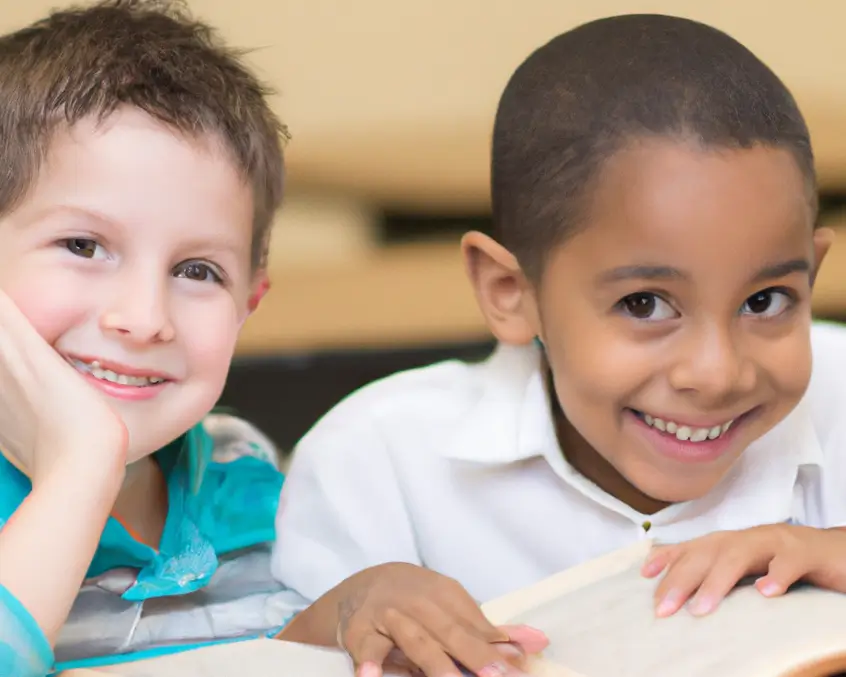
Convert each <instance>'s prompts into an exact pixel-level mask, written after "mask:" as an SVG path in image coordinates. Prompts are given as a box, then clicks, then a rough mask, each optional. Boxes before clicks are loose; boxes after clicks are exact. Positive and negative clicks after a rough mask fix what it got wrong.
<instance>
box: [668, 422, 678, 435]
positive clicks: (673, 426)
mask: <svg viewBox="0 0 846 677" xmlns="http://www.w3.org/2000/svg"><path fill="white" fill-rule="evenodd" d="M678 429H679V426H678V425H677V424H675V423H673V422H672V421H670V422H669V423H667V432H668V433H670V434H671V435H675V434H676V431H677V430H678Z"/></svg>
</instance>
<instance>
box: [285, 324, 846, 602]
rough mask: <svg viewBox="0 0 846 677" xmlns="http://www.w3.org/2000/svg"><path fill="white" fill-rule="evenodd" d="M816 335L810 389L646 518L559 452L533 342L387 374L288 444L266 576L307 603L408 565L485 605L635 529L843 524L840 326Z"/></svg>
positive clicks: (845, 449)
mask: <svg viewBox="0 0 846 677" xmlns="http://www.w3.org/2000/svg"><path fill="white" fill-rule="evenodd" d="M812 344H813V354H814V370H813V376H812V379H811V384H810V386H809V389H808V392H807V393H806V395H805V397H804V398H803V400H802V401H801V402H800V404H799V405H798V406H797V407H796V408H795V409H794V410H793V412H791V414H790V415H789V416H787V418H785V419H784V420H783V421H782V422H781V423H780V424H779V425H777V426H776V427H775V428H774V429H773V430H771V431H770V432H769V433H768V434H767V435H765V436H764V437H762V438H761V439H759V440H758V441H756V442H755V443H754V444H753V445H751V446H750V447H749V448H748V449H747V451H746V452H745V453H744V455H743V456H742V457H741V459H740V460H739V461H738V463H737V465H736V466H735V468H734V469H733V470H732V472H731V473H730V475H729V476H727V477H726V478H725V479H724V481H723V482H722V483H721V484H720V485H719V486H718V487H717V488H716V489H715V490H714V491H712V492H711V493H710V494H708V495H707V496H705V497H703V498H702V499H698V500H695V501H691V502H689V503H684V504H679V505H674V506H670V507H669V508H666V509H665V510H662V511H660V512H659V513H657V514H655V515H650V516H646V515H642V514H639V513H637V512H636V511H635V510H633V509H631V508H630V507H628V506H627V505H625V504H623V503H622V502H620V501H618V500H617V499H615V498H613V497H611V496H609V495H608V494H606V493H604V492H603V491H601V490H600V489H599V488H598V487H597V486H596V485H594V484H593V483H591V482H590V481H588V480H586V479H585V478H584V477H582V476H581V475H579V474H578V473H577V472H576V471H575V470H574V469H573V468H572V467H571V466H570V465H569V464H568V463H567V462H566V461H565V459H564V457H563V455H562V454H561V451H560V449H559V446H558V442H557V440H556V436H555V431H554V427H553V422H552V417H551V415H550V407H549V402H548V399H547V394H546V390H545V388H544V385H543V377H542V373H541V370H540V368H539V354H538V351H537V350H536V349H534V348H533V347H512V346H500V347H499V348H497V350H496V351H495V352H494V354H493V355H492V356H491V357H490V358H489V359H488V360H486V361H485V362H483V363H480V364H476V365H469V364H465V363H461V362H457V361H451V362H444V363H440V364H437V365H434V366H431V367H426V368H423V369H417V370H413V371H409V372H404V373H401V374H397V375H394V376H391V377H388V378H387V379H384V380H382V381H379V382H377V383H375V384H372V385H370V386H368V387H366V388H364V389H363V390H361V391H359V392H358V393H356V394H354V395H352V396H351V397H349V398H348V399H346V400H345V401H344V402H342V403H341V404H340V405H338V406H337V407H336V408H335V409H333V410H332V411H331V412H330V413H329V414H328V415H327V416H325V417H324V418H323V420H321V421H320V422H319V423H318V424H317V425H316V426H315V427H314V429H312V430H311V431H310V432H309V433H308V434H307V435H306V436H305V437H304V438H303V440H302V441H301V442H300V444H299V445H298V447H297V449H296V452H295V456H294V460H293V464H292V467H291V469H290V472H289V475H288V478H287V480H286V482H285V485H284V488H283V490H282V500H281V503H280V509H279V513H278V516H277V522H276V525H277V541H276V545H275V549H274V554H273V569H274V575H275V576H276V577H277V578H279V580H280V581H282V582H283V583H284V584H285V585H287V586H289V587H291V588H293V589H295V590H296V591H298V592H299V593H300V594H301V595H303V596H304V597H306V598H308V599H310V600H314V599H316V598H317V597H319V596H320V595H321V594H323V593H324V592H326V591H327V590H329V589H330V588H332V587H333V586H335V585H337V584H338V583H340V582H341V581H342V580H344V579H345V578H347V577H349V576H351V575H352V574H354V573H356V572H357V571H360V570H361V569H364V568H366V567H369V566H373V565H375V564H380V563H384V562H395V561H400V562H411V563H414V564H418V565H423V566H426V567H429V568H431V569H434V570H436V571H439V572H440V573H443V574H445V575H447V576H451V577H453V578H455V579H457V580H458V581H459V582H460V583H461V584H462V585H464V587H465V588H466V589H467V590H468V591H469V592H470V594H471V595H473V597H474V598H475V599H476V600H478V601H479V602H484V601H486V600H489V599H492V598H495V597H498V596H500V595H503V594H505V593H506V592H509V591H511V590H514V589H517V588H520V587H523V586H526V585H530V584H532V583H534V582H536V581H538V580H540V579H542V578H544V577H546V576H549V575H552V574H553V573H556V572H558V571H560V570H562V569H564V568H566V567H569V566H572V565H575V564H578V563H580V562H583V561H585V560H587V559H589V558H592V557H596V556H599V555H601V554H604V553H607V552H609V551H611V550H614V549H616V548H620V547H624V546H626V545H629V544H631V543H633V542H635V541H637V540H638V539H643V538H652V539H655V540H656V541H658V542H677V541H682V540H688V539H691V538H695V537H697V536H700V535H703V534H706V533H709V532H712V531H715V530H723V529H742V528H746V527H750V526H755V525H759V524H768V523H777V522H785V521H788V520H793V521H795V522H799V523H802V524H806V525H809V526H817V527H828V526H842V525H846V483H844V479H846V328H841V327H837V326H834V325H827V324H819V325H815V326H814V327H813V329H812ZM647 531H648V534H647Z"/></svg>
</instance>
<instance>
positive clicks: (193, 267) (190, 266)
mask: <svg viewBox="0 0 846 677" xmlns="http://www.w3.org/2000/svg"><path fill="white" fill-rule="evenodd" d="M175 275H176V277H182V278H185V279H186V280H194V281H195V282H216V283H220V282H221V281H222V280H223V278H222V276H221V275H220V274H219V273H218V272H217V271H216V270H214V268H212V267H211V266H210V265H208V264H207V263H203V262H202V261H188V262H186V263H182V264H180V265H179V266H177V268H176V271H175Z"/></svg>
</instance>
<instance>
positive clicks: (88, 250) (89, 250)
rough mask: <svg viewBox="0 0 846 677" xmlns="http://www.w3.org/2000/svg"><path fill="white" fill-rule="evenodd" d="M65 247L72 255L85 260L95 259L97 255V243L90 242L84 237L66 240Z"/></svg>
mask: <svg viewBox="0 0 846 677" xmlns="http://www.w3.org/2000/svg"><path fill="white" fill-rule="evenodd" d="M65 246H66V247H67V248H68V251H69V252H70V253H71V254H74V255H76V256H80V257H82V258H84V259H93V258H94V256H95V255H96V254H97V247H98V245H97V243H96V242H95V241H94V240H89V239H86V238H83V237H75V238H72V239H70V240H65Z"/></svg>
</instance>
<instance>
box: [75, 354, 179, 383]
mask: <svg viewBox="0 0 846 677" xmlns="http://www.w3.org/2000/svg"><path fill="white" fill-rule="evenodd" d="M67 357H68V359H71V360H78V361H79V362H85V363H86V364H92V363H94V362H96V363H97V364H98V365H100V369H106V370H108V371H113V372H115V373H116V374H122V375H124V376H136V377H140V378H157V379H161V380H163V381H175V380H176V379H175V378H174V377H173V376H172V375H171V374H168V373H167V372H163V371H157V370H155V369H145V368H139V367H130V366H129V365H127V364H121V363H120V362H114V361H112V360H106V359H104V358H102V357H93V356H91V355H71V354H68V356H67Z"/></svg>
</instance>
